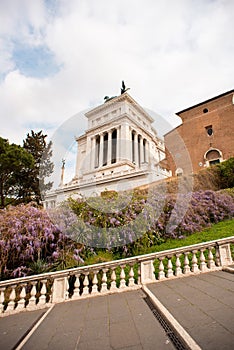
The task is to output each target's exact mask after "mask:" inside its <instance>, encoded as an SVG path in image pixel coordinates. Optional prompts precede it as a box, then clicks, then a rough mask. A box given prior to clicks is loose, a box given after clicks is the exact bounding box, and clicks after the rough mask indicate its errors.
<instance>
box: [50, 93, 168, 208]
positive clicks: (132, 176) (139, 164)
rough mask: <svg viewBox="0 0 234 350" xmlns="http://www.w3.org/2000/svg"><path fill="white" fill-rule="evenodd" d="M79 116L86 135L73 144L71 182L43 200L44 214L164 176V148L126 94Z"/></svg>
mask: <svg viewBox="0 0 234 350" xmlns="http://www.w3.org/2000/svg"><path fill="white" fill-rule="evenodd" d="M105 99H106V102H105V103H103V104H102V105H100V106H98V107H96V108H94V109H92V110H90V111H89V112H87V113H86V114H85V116H86V117H87V119H88V130H87V131H86V132H85V133H84V134H83V135H82V136H80V137H77V138H76V142H77V159H76V171H75V176H74V178H73V179H72V181H70V182H69V183H67V184H63V171H64V164H63V167H62V176H61V183H60V186H59V188H57V189H56V190H53V191H51V192H50V193H48V194H47V196H46V198H45V207H46V208H50V207H53V206H55V205H56V204H57V203H59V202H61V201H62V200H64V199H66V198H68V197H69V196H72V197H73V198H75V197H80V196H82V197H84V196H85V197H87V196H96V195H100V194H101V192H103V191H105V190H115V191H123V190H128V189H133V188H135V187H137V186H141V185H145V184H148V183H151V182H153V181H157V180H159V179H162V178H165V177H168V176H170V173H169V172H167V171H166V170H165V169H162V168H161V167H160V165H159V162H160V161H161V160H163V159H164V158H165V149H164V142H163V140H162V139H160V138H159V137H158V136H157V132H156V130H155V129H154V128H153V126H152V123H153V122H154V119H153V118H152V117H151V116H150V115H149V114H148V113H147V112H146V111H145V110H144V109H143V108H142V107H141V106H140V105H139V104H138V103H137V102H136V101H135V100H134V99H133V98H132V97H131V96H130V95H129V94H128V93H127V92H126V91H123V92H122V93H121V95H120V96H117V97H113V98H105Z"/></svg>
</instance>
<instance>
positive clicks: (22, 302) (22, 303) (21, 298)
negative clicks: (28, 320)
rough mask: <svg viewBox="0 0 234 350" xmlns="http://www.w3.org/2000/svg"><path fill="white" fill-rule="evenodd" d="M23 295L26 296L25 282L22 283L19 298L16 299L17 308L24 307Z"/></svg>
mask: <svg viewBox="0 0 234 350" xmlns="http://www.w3.org/2000/svg"><path fill="white" fill-rule="evenodd" d="M25 297H26V284H22V289H21V292H20V300H19V301H18V305H17V310H21V309H24V308H25Z"/></svg>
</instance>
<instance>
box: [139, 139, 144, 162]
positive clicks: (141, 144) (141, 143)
mask: <svg viewBox="0 0 234 350" xmlns="http://www.w3.org/2000/svg"><path fill="white" fill-rule="evenodd" d="M142 163H144V149H143V137H142V136H141V137H140V166H141V164H142Z"/></svg>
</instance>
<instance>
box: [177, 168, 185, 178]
mask: <svg viewBox="0 0 234 350" xmlns="http://www.w3.org/2000/svg"><path fill="white" fill-rule="evenodd" d="M175 174H176V176H182V175H183V169H182V168H177V169H176V171H175Z"/></svg>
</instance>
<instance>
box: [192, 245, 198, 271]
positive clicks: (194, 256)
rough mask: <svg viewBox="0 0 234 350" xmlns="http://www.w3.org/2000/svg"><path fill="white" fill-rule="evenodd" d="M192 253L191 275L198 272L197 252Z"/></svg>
mask: <svg viewBox="0 0 234 350" xmlns="http://www.w3.org/2000/svg"><path fill="white" fill-rule="evenodd" d="M192 253H193V257H192V272H193V273H199V272H200V271H199V268H198V264H197V256H196V253H197V250H193V251H192Z"/></svg>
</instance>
